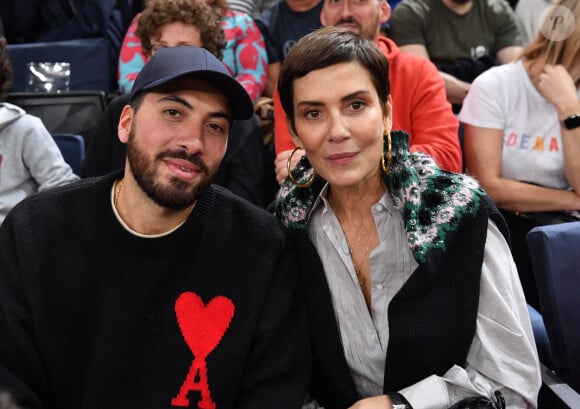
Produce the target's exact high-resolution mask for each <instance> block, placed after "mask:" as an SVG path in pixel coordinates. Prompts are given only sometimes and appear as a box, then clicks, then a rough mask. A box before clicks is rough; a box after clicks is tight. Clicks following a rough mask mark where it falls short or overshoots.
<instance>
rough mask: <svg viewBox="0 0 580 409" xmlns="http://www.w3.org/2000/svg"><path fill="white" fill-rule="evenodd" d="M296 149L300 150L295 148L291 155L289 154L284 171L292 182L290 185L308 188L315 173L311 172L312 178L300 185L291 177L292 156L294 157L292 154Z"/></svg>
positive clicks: (298, 147)
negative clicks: (285, 170) (286, 171)
mask: <svg viewBox="0 0 580 409" xmlns="http://www.w3.org/2000/svg"><path fill="white" fill-rule="evenodd" d="M298 149H302V148H301V147H300V146H297V147H295V148H294V150H293V151H292V153H291V154H290V156H289V157H288V161H287V162H286V169H287V170H288V177H289V178H290V180H291V181H292V183H294V184H295V185H296V186H298V187H308V186H310V185H311V184H312V183H313V182H314V179H315V178H316V172H312V177H311V178H310V179H308V180H307V181H306V182H304V183H300V182H298V181H297V180H296V179H295V178H294V176H293V175H292V165H291V163H292V156H294V154H295V153H296V151H297V150H298Z"/></svg>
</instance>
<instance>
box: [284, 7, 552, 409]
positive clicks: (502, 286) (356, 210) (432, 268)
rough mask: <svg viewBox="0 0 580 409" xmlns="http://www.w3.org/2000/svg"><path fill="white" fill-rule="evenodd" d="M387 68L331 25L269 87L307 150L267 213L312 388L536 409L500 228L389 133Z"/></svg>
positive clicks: (329, 403)
mask: <svg viewBox="0 0 580 409" xmlns="http://www.w3.org/2000/svg"><path fill="white" fill-rule="evenodd" d="M333 2H334V0H333ZM356 2H357V3H359V4H361V2H360V1H359V0H356ZM362 3H364V2H362ZM373 6H374V5H373ZM375 24H376V23H375ZM375 29H376V27H375ZM387 64H388V62H387V59H386V58H385V56H384V53H383V52H381V50H380V49H379V48H378V47H377V46H376V44H375V43H374V42H372V41H370V40H369V39H365V38H362V37H360V36H358V35H356V34H354V33H352V32H350V31H346V30H337V29H336V28H331V27H327V28H325V29H322V30H319V31H316V32H314V33H312V34H309V35H307V36H304V37H303V38H302V39H301V40H300V41H299V42H298V44H296V46H295V47H294V48H293V49H292V50H291V51H290V53H289V54H288V57H287V58H286V60H285V61H284V64H282V70H281V72H280V77H279V80H278V90H279V93H280V99H281V101H282V104H283V106H284V109H285V111H286V112H287V113H288V118H289V119H288V122H289V127H290V129H291V130H292V136H293V138H294V139H295V141H296V144H297V145H299V146H303V147H304V151H305V160H303V161H302V162H300V164H299V165H298V166H297V169H296V172H295V173H294V175H293V176H292V177H291V178H288V179H287V180H286V182H285V183H284V185H283V186H282V188H281V189H280V192H279V196H278V198H277V199H278V200H277V203H276V204H275V206H273V207H274V208H275V212H276V215H277V216H278V218H279V219H280V220H281V221H282V222H283V223H284V224H285V225H286V226H288V227H289V228H290V229H291V230H292V233H293V235H295V236H296V240H295V242H296V243H297V246H298V247H297V248H298V254H300V259H299V261H300V266H301V267H302V269H301V271H302V274H303V275H302V277H303V280H304V288H305V291H306V295H307V303H308V309H309V317H310V321H311V322H312V323H313V325H311V334H312V348H313V375H312V388H311V394H312V396H313V397H314V398H316V399H317V400H318V403H319V404H320V406H321V407H324V408H333V409H338V408H340V409H345V408H350V409H358V408H376V409H379V408H380V409H390V408H393V407H394V408H397V409H399V408H407V409H410V408H415V409H425V408H429V409H448V408H449V407H450V406H451V405H454V404H456V403H458V402H459V401H462V400H463V399H464V398H466V397H469V396H479V397H480V398H481V399H482V400H484V399H485V400H486V401H487V403H481V402H480V404H474V403H473V402H472V404H471V405H467V404H466V403H467V402H465V401H463V403H464V404H463V405H461V404H460V405H458V408H462V409H465V408H476V407H477V408H486V409H491V408H494V409H495V408H498V407H502V408H503V406H496V405H495V404H493V403H492V402H491V401H490V400H489V398H491V397H493V395H494V392H496V391H498V392H500V393H501V394H503V396H504V398H505V403H506V405H507V406H506V407H507V408H509V409H524V408H535V407H536V400H537V396H538V390H539V388H540V385H541V378H540V370H539V369H540V368H539V362H538V356H537V352H536V346H535V343H534V338H533V334H532V328H531V325H530V318H529V316H528V310H527V308H526V303H525V300H524V297H523V293H522V289H521V286H520V283H519V281H518V277H517V272H516V269H515V266H514V263H513V261H512V260H511V256H510V251H509V246H508V243H507V241H506V237H507V229H506V226H505V223H504V222H503V220H502V218H501V215H500V214H499V212H498V211H497V209H496V208H495V206H494V205H493V203H492V201H491V200H490V199H489V197H488V196H487V195H486V194H485V192H484V191H483V189H481V187H480V186H479V185H478V184H477V182H476V181H475V180H474V179H472V178H470V177H469V176H466V175H464V174H458V173H451V172H446V171H442V170H441V169H440V168H439V167H438V166H437V165H436V164H435V162H434V161H433V160H432V159H431V158H430V157H428V156H427V155H424V154H422V153H412V152H410V151H409V146H408V143H407V140H408V138H407V135H406V134H405V133H404V132H402V131H393V132H391V113H392V110H396V109H397V107H396V104H395V101H394V100H391V97H390V96H389V76H388V75H387V74H386V72H387V71H388V67H387ZM393 80H394V81H400V78H399V79H395V78H393ZM312 244H314V247H315V249H312ZM405 400H406V401H408V404H407V402H406V401H405ZM395 404H396V405H395ZM409 404H410V405H409ZM454 408H457V407H455V406H454Z"/></svg>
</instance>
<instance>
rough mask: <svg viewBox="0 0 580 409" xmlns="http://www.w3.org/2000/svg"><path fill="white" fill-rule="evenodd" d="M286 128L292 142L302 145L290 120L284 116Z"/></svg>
mask: <svg viewBox="0 0 580 409" xmlns="http://www.w3.org/2000/svg"><path fill="white" fill-rule="evenodd" d="M286 128H287V129H288V132H290V136H291V137H292V142H294V145H296V146H302V142H300V138H299V137H298V135H296V132H295V130H294V126H293V125H292V121H291V120H290V118H288V117H286Z"/></svg>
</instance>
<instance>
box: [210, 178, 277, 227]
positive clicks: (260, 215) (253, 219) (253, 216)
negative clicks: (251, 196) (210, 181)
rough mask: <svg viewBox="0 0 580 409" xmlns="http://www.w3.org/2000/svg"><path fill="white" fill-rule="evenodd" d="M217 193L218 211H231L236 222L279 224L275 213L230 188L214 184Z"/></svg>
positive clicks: (213, 187)
mask: <svg viewBox="0 0 580 409" xmlns="http://www.w3.org/2000/svg"><path fill="white" fill-rule="evenodd" d="M212 189H213V191H214V194H215V203H216V204H217V206H216V209H217V211H220V212H223V213H231V214H232V216H233V217H236V222H240V223H250V224H255V223H258V224H270V223H274V224H278V221H277V220H276V218H275V217H274V215H273V214H272V213H270V212H268V211H267V210H265V209H263V208H261V207H259V206H257V205H255V204H253V203H251V202H249V201H248V200H246V199H243V198H241V197H239V196H238V195H236V194H234V193H232V192H231V191H229V190H228V189H226V188H225V187H222V186H218V185H212Z"/></svg>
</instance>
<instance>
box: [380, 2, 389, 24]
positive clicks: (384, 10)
mask: <svg viewBox="0 0 580 409" xmlns="http://www.w3.org/2000/svg"><path fill="white" fill-rule="evenodd" d="M379 1H380V2H381V5H380V10H379V23H381V24H383V23H386V22H387V21H389V19H390V18H391V5H390V4H389V2H388V1H387V0H379Z"/></svg>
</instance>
